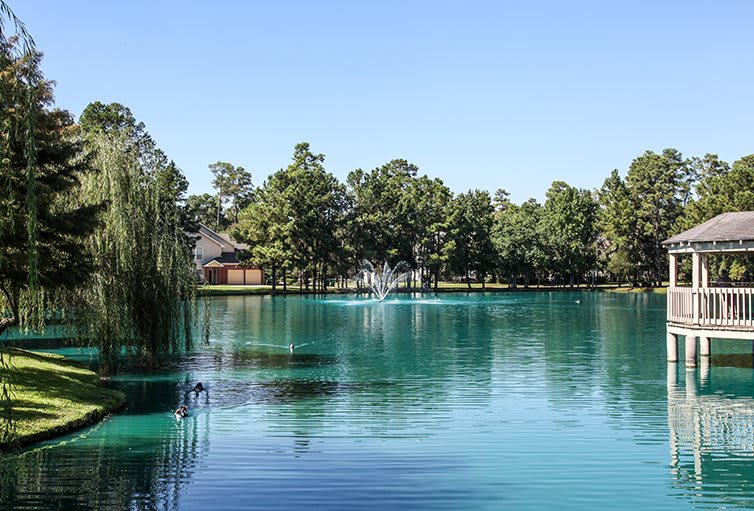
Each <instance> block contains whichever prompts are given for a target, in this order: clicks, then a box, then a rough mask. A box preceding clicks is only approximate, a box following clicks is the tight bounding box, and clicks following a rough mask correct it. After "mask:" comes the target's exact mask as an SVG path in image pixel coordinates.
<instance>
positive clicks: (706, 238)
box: [662, 211, 754, 245]
mask: <svg viewBox="0 0 754 511" xmlns="http://www.w3.org/2000/svg"><path fill="white" fill-rule="evenodd" d="M752 240H754V211H742V212H739V213H723V214H722V215H717V216H716V217H715V218H713V219H711V220H707V221H706V222H704V223H703V224H699V225H697V226H696V227H692V228H691V229H689V230H688V231H683V232H682V233H679V234H676V235H675V236H673V237H672V238H670V239H667V240H665V241H663V242H662V244H663V245H670V244H673V243H706V242H713V241H752Z"/></svg>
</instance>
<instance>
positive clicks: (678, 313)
mask: <svg viewBox="0 0 754 511" xmlns="http://www.w3.org/2000/svg"><path fill="white" fill-rule="evenodd" d="M695 294H696V295H697V296H698V301H696V300H695V299H694V295H695ZM695 303H696V304H698V305H696V307H698V310H697V311H696V314H694V312H695V311H694V309H695ZM668 321H671V322H673V323H679V324H685V325H700V326H722V327H754V288H751V287H705V288H698V289H693V288H690V287H672V288H669V289H668Z"/></svg>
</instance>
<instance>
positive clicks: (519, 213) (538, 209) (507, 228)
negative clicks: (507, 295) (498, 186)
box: [492, 190, 546, 288]
mask: <svg viewBox="0 0 754 511" xmlns="http://www.w3.org/2000/svg"><path fill="white" fill-rule="evenodd" d="M499 192H501V190H498V193H496V194H495V196H496V198H497V200H496V202H497V207H496V211H495V215H494V224H493V227H492V242H493V245H494V247H495V250H496V252H497V256H498V264H499V268H500V270H501V271H502V272H503V273H504V274H505V275H507V276H508V283H509V286H510V287H513V288H515V287H517V281H518V278H519V276H522V277H523V279H524V287H529V283H530V281H531V278H532V276H534V275H535V274H536V273H537V271H538V270H540V269H541V268H542V267H543V266H544V261H545V259H546V255H545V253H544V250H543V243H542V240H541V239H540V234H541V232H542V229H541V223H542V217H543V215H542V206H541V205H540V204H539V203H538V202H537V201H536V200H534V199H529V200H528V201H526V202H524V203H523V204H521V205H520V206H517V205H515V204H513V203H511V202H510V201H508V200H507V193H506V194H501V193H499ZM502 192H504V191H502Z"/></svg>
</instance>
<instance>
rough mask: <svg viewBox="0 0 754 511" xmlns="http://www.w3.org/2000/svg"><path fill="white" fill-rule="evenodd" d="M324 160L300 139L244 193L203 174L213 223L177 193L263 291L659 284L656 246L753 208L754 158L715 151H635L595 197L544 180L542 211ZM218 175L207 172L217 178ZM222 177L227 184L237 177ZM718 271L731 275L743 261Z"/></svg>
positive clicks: (397, 170)
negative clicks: (728, 158) (230, 244)
mask: <svg viewBox="0 0 754 511" xmlns="http://www.w3.org/2000/svg"><path fill="white" fill-rule="evenodd" d="M324 161H325V157H324V155H322V154H317V153H315V152H313V151H312V149H311V147H310V145H309V144H308V143H306V142H302V143H300V144H298V145H296V146H295V148H294V153H293V158H292V162H291V164H290V165H289V166H288V167H286V168H284V169H280V170H278V171H277V172H275V173H273V174H272V175H270V176H269V177H268V178H267V179H266V180H265V181H264V182H263V183H262V184H261V185H260V186H258V187H256V188H254V187H253V186H252V184H251V179H250V175H249V173H248V172H247V171H245V170H243V169H241V174H242V175H243V176H244V182H245V183H246V185H245V187H240V188H238V187H237V188H235V189H234V190H235V191H234V192H233V193H231V192H230V191H228V190H230V189H231V188H228V187H226V188H223V186H224V185H222V182H221V181H220V180H219V179H218V178H217V177H216V179H215V181H214V184H215V186H216V187H217V188H218V197H220V196H222V197H223V198H224V200H227V201H228V203H229V204H230V205H229V207H228V208H227V210H226V211H227V213H226V214H225V215H223V216H221V215H220V212H221V209H220V207H219V206H220V205H221V204H222V201H221V199H219V198H216V197H212V196H210V195H208V194H207V195H206V197H205V198H204V201H205V203H206V207H205V208H204V210H199V209H196V208H192V207H191V205H195V204H197V203H199V202H200V200H199V199H200V197H202V196H189V197H188V200H187V207H188V208H189V210H190V213H189V214H190V215H191V216H192V218H193V219H194V220H196V221H197V222H203V223H208V222H209V225H212V226H214V227H215V228H219V229H221V230H226V231H228V232H230V233H231V234H232V235H233V236H234V237H236V238H237V239H239V240H241V241H244V242H246V243H248V244H249V245H250V247H251V248H250V253H249V256H250V258H251V260H252V261H253V262H254V263H257V264H260V265H262V266H263V267H264V268H265V270H266V272H267V273H268V275H269V277H270V280H271V283H272V285H273V288H276V287H277V286H278V285H282V286H283V287H285V286H287V285H288V284H289V283H291V282H295V283H297V284H298V285H299V286H301V287H302V288H304V289H306V290H309V289H312V290H323V289H326V288H327V286H328V285H332V284H335V285H342V284H343V282H345V280H346V279H348V278H349V277H350V276H352V275H354V273H356V270H357V269H358V267H359V264H360V262H361V261H362V260H364V259H367V260H370V261H372V262H373V263H375V264H376V265H377V264H379V265H381V264H382V263H384V262H387V263H388V264H390V265H394V264H396V263H398V262H399V261H405V262H407V263H408V264H409V265H411V267H412V268H413V269H414V270H415V272H414V275H413V276H412V277H411V279H412V280H411V282H410V283H409V285H412V286H420V287H424V288H427V287H434V288H437V285H438V282H439V281H440V280H443V279H445V280H448V279H457V280H460V281H463V282H466V283H467V285H468V286H471V282H472V281H477V282H481V284H482V286H484V285H485V283H489V282H496V283H506V284H507V285H509V286H510V287H518V286H524V287H528V286H530V285H532V284H533V283H537V284H540V283H547V284H549V285H566V286H574V285H580V284H586V283H588V284H590V285H594V284H595V283H596V282H597V281H598V280H599V281H611V282H618V283H620V282H628V283H631V284H632V285H636V286H638V285H646V286H659V285H661V283H662V281H663V280H664V279H666V278H667V260H666V255H665V250H664V248H663V246H662V241H663V240H665V239H667V238H669V237H670V236H672V235H673V234H675V233H677V232H680V231H681V230H684V229H687V228H690V227H692V226H693V225H695V224H697V223H700V222H703V221H705V220H707V219H709V218H712V217H713V216H715V215H716V214H719V213H722V212H726V211H742V210H750V209H754V155H750V156H745V157H743V158H741V159H739V160H737V161H736V162H734V163H733V164H732V165H729V164H728V163H726V162H724V161H722V160H720V159H719V158H718V157H717V156H716V155H714V154H706V155H704V156H703V157H690V158H686V157H684V156H683V155H682V154H681V153H680V152H679V151H677V150H676V149H671V148H669V149H665V150H663V151H662V152H660V153H656V152H653V151H646V152H645V153H643V154H641V155H639V156H637V157H636V158H635V159H634V160H633V161H632V162H631V165H630V166H629V168H628V169H627V172H626V174H625V177H622V176H621V173H620V172H619V171H618V170H617V169H616V170H613V171H612V172H611V174H610V175H609V176H608V177H607V178H606V179H605V181H604V183H603V184H602V186H601V187H600V188H598V189H594V190H587V189H580V188H576V187H574V186H571V185H569V184H568V183H566V182H563V181H555V182H553V183H552V185H551V186H550V187H549V189H548V190H547V192H546V199H545V201H544V204H540V203H539V202H538V201H536V200H535V199H529V200H527V201H525V202H523V203H521V204H515V203H513V202H512V201H511V200H510V198H509V194H508V192H506V191H505V190H504V189H502V188H501V189H498V190H496V191H495V193H494V195H490V193H489V192H487V191H484V190H469V191H466V192H463V193H459V194H457V195H456V194H453V193H452V192H451V190H450V189H449V188H448V187H447V186H446V185H445V184H444V183H443V182H442V180H440V179H437V178H430V177H428V176H427V175H422V174H420V171H419V168H418V167H417V166H416V165H415V164H413V163H410V162H408V161H406V160H403V159H396V160H393V161H390V162H388V163H386V164H384V165H381V166H379V167H377V168H375V169H372V170H371V171H364V170H362V169H357V170H354V171H353V172H351V173H349V174H348V176H347V178H346V180H345V183H341V182H340V181H339V180H338V179H337V178H336V177H335V176H334V175H332V174H331V173H329V172H327V171H326V170H325V166H324ZM218 166H220V164H214V165H211V166H210V169H211V170H212V171H213V172H214V173H215V175H216V176H218V172H217V168H218ZM222 168H223V169H228V175H230V176H233V175H234V169H237V167H234V166H233V165H230V164H227V163H224V164H222ZM226 179H227V178H226ZM231 181H233V182H236V183H237V182H239V181H240V180H239V179H236V180H235V181H234V180H233V179H231ZM213 219H215V221H214V223H212V222H213ZM216 219H222V221H220V223H219V224H218V222H217V221H216ZM721 264H722V265H725V264H728V265H730V264H732V265H733V266H734V267H736V268H738V270H737V271H738V272H739V273H742V272H743V271H744V270H745V269H746V268H745V267H746V264H747V261H745V260H743V261H741V260H738V259H732V260H729V261H727V262H726V261H722V262H721ZM736 265H737V266H736ZM686 270H688V269H686ZM328 283H330V284H328Z"/></svg>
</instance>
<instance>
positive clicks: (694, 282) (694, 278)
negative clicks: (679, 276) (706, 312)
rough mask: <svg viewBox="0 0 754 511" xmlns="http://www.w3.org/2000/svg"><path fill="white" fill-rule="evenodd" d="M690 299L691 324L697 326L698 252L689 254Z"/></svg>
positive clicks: (699, 274)
mask: <svg viewBox="0 0 754 511" xmlns="http://www.w3.org/2000/svg"><path fill="white" fill-rule="evenodd" d="M691 262H692V265H691V267H692V269H691V299H692V311H691V315H692V318H693V324H695V325H698V324H699V287H700V286H699V280H700V279H699V277H700V276H701V268H700V267H701V263H700V257H699V253H698V252H694V253H693V254H691ZM686 339H687V341H686V346H688V337H686Z"/></svg>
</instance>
